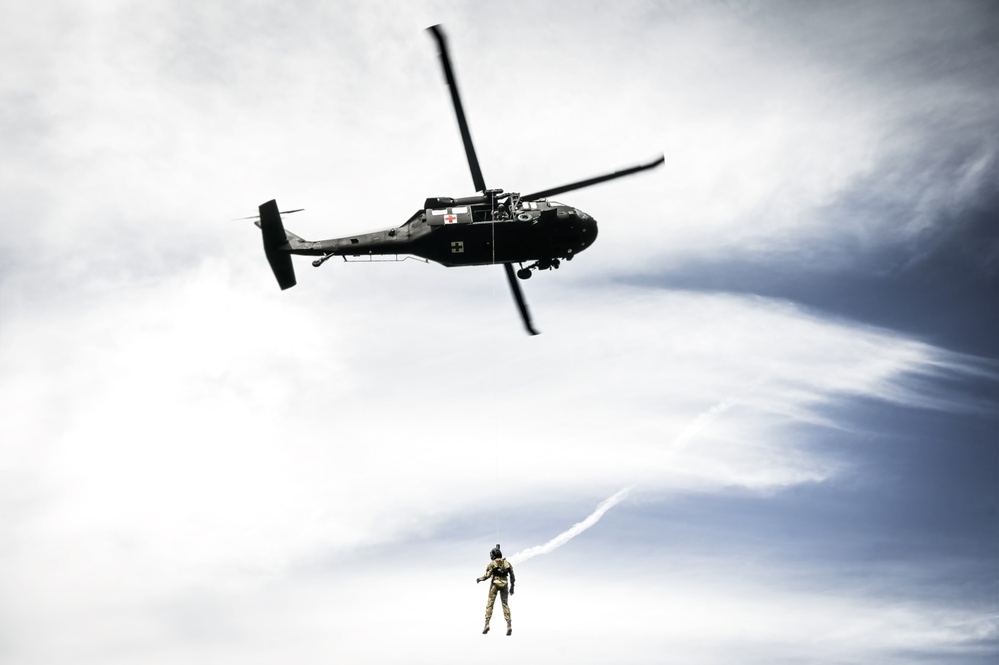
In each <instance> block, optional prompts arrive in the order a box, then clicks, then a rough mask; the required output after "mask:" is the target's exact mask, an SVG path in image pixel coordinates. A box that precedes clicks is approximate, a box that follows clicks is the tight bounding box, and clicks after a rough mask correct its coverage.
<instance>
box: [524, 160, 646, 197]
mask: <svg viewBox="0 0 999 665" xmlns="http://www.w3.org/2000/svg"><path fill="white" fill-rule="evenodd" d="M665 161H666V157H665V155H660V156H659V159H657V160H655V161H654V162H649V163H648V164H639V165H638V166H632V167H631V168H629V169H623V170H621V171H614V173H608V174H607V175H602V176H597V177H596V178H589V179H588V180H580V181H579V182H574V183H571V184H568V185H562V186H561V187H552V188H551V189H543V190H541V191H540V192H534V193H533V194H527V195H526V196H521V197H520V200H521V201H537V200H538V199H546V198H548V197H549V196H555V195H556V194H564V193H565V192H571V191H573V190H575V189H582V188H583V187H589V186H590V185H595V184H597V183H598V182H606V181H608V180H613V179H614V178H623V177H624V176H626V175H631V174H632V173H638V172H639V171H644V170H645V169H651V168H655V167H657V166H659V165H660V164H662V163H663V162H665Z"/></svg>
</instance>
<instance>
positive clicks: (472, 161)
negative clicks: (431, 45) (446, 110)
mask: <svg viewBox="0 0 999 665" xmlns="http://www.w3.org/2000/svg"><path fill="white" fill-rule="evenodd" d="M427 30H429V31H430V32H432V33H433V35H434V39H436V40H437V45H438V46H439V47H440V51H441V64H442V65H443V66H444V78H446V79H447V85H448V88H449V89H450V90H451V102H452V103H453V104H454V113H455V115H456V116H458V129H460V130H461V140H462V142H463V143H464V144H465V155H466V156H467V157H468V168H469V170H470V171H471V172H472V182H474V183H475V189H476V191H479V192H484V191H485V190H486V181H485V179H484V178H483V177H482V170H481V169H480V168H479V158H478V157H476V156H475V146H474V145H472V135H471V134H469V132H468V122H466V121H465V110H464V108H463V107H462V105H461V96H460V95H459V94H458V84H457V83H456V82H455V80H454V71H453V70H452V69H451V57H450V56H449V55H448V52H447V39H446V38H445V37H444V31H443V30H442V29H441V26H440V25H432V26H430V27H429V28H427Z"/></svg>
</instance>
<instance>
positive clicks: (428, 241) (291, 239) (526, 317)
mask: <svg viewBox="0 0 999 665" xmlns="http://www.w3.org/2000/svg"><path fill="white" fill-rule="evenodd" d="M427 30H428V31H429V32H430V33H431V34H432V35H433V38H434V39H435V40H436V42H437V45H438V47H439V50H440V60H441V65H442V67H443V69H444V78H445V80H446V81H447V85H448V88H449V89H450V92H451V102H452V104H453V105H454V111H455V115H456V116H457V119H458V129H459V131H460V132H461V140H462V142H463V143H464V146H465V156H466V157H467V158H468V167H469V171H470V172H471V175H472V182H473V184H474V185H475V190H476V192H478V194H476V195H474V196H466V197H460V198H452V197H444V196H438V197H432V198H428V199H426V201H425V202H424V204H423V207H421V208H420V209H419V210H417V211H416V212H415V213H413V215H412V216H411V217H410V218H409V219H407V220H406V221H405V222H403V223H402V224H400V225H399V226H396V227H393V228H389V229H384V230H382V231H375V232H373V233H364V234H360V235H354V236H347V237H343V238H331V239H328V240H319V241H315V242H312V241H308V240H303V239H302V238H300V237H298V236H297V235H295V234H294V233H291V232H290V231H287V230H285V228H284V222H283V221H282V218H281V215H282V212H281V211H280V210H279V209H278V205H277V202H276V201H275V200H270V201H267V202H266V203H263V204H261V205H260V206H259V207H258V211H259V215H256V216H254V217H252V218H247V219H257V220H258V221H257V222H256V225H257V226H258V227H259V228H260V231H261V235H262V237H263V244H264V253H265V254H266V256H267V261H268V263H270V266H271V270H272V271H273V273H274V277H275V278H277V282H278V285H279V286H280V287H281V289H282V290H284V289H289V288H291V287H293V286H295V284H296V278H295V268H294V266H293V265H292V261H291V255H292V254H300V255H309V256H318V257H319V258H318V259H316V260H314V261H313V262H312V265H313V266H315V267H317V268H318V267H319V266H321V265H322V264H323V263H325V262H326V261H328V260H329V259H331V258H333V257H334V256H340V257H342V258H343V259H344V261H350V260H363V259H361V257H366V258H367V259H368V260H372V257H375V256H394V257H396V258H395V260H403V259H400V258H399V257H400V256H401V257H410V256H413V257H418V258H420V259H423V260H425V261H434V262H436V263H440V264H442V265H444V266H447V267H454V266H480V265H495V264H502V266H503V268H504V269H505V270H506V276H507V280H508V281H509V283H510V289H511V291H512V293H513V297H514V300H515V302H516V304H517V308H518V310H519V311H520V316H521V319H522V320H523V322H524V326H525V328H526V329H527V332H528V333H529V334H531V335H537V334H538V332H537V331H536V330H535V329H534V325H533V323H532V321H531V315H530V312H529V311H528V308H527V302H526V301H525V299H524V294H523V292H522V291H521V288H520V284H519V283H518V279H520V280H525V279H528V278H530V277H531V275H532V271H540V270H553V269H557V268H558V267H559V266H560V265H561V262H562V261H571V260H572V259H573V257H575V256H576V255H577V254H579V253H580V252H582V251H583V250H585V249H587V248H588V247H590V245H592V244H593V242H594V241H595V240H596V238H597V222H596V220H595V219H593V218H592V217H591V216H590V215H588V214H586V213H585V212H583V211H582V210H579V209H577V208H574V207H572V206H568V205H563V204H561V203H557V202H555V201H552V200H550V199H549V197H551V196H556V195H558V194H563V193H565V192H571V191H574V190H577V189H582V188H583V187H589V186H590V185H595V184H597V183H601V182H606V181H608V180H613V179H615V178H622V177H624V176H627V175H631V174H633V173H637V172H639V171H644V170H646V169H651V168H654V167H656V166H659V165H660V164H662V163H663V162H664V161H665V157H664V156H663V155H660V156H659V158H658V159H656V160H654V161H651V162H648V163H646V164H639V165H638V166H633V167H630V168H626V169H622V170H619V171H614V172H613V173H608V174H605V175H601V176H596V177H594V178H587V179H586V180H580V181H577V182H573V183H569V184H567V185H561V186H559V187H552V188H549V189H543V190H540V191H537V192H532V193H530V194H520V193H517V192H505V191H503V190H502V189H490V188H488V187H486V182H485V179H484V178H483V176H482V170H481V168H480V167H479V160H478V157H477V156H476V154H475V146H474V145H473V144H472V137H471V134H470V133H469V130H468V122H467V120H466V119H465V111H464V108H463V107H462V103H461V96H460V94H459V93H458V84H457V82H456V81H455V77H454V70H453V69H452V67H451V58H450V55H449V53H448V47H447V38H446V37H445V35H444V31H443V29H442V28H441V26H440V25H434V26H431V27H429V28H427ZM289 212H299V210H291V211H285V212H284V214H288V213H289ZM348 257H351V258H348ZM383 260H393V259H383ZM514 264H516V265H517V266H518V269H517V270H516V272H515V271H514ZM524 264H527V265H526V266H525V265H524Z"/></svg>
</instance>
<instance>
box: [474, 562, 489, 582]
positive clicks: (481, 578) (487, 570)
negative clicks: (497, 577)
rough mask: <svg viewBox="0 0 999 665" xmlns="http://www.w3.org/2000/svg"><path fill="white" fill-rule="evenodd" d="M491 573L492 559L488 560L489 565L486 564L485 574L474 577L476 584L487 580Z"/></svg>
mask: <svg viewBox="0 0 999 665" xmlns="http://www.w3.org/2000/svg"><path fill="white" fill-rule="evenodd" d="M492 574H493V562H492V561H490V562H489V565H488V566H486V574H485V575H483V576H482V577H476V578H475V583H476V584H478V583H479V582H485V581H486V580H488V579H489V577H490V576H491V575H492Z"/></svg>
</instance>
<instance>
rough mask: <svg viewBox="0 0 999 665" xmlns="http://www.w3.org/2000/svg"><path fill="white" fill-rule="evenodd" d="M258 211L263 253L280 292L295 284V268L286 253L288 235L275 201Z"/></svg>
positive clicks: (262, 206) (269, 202) (264, 205)
mask: <svg viewBox="0 0 999 665" xmlns="http://www.w3.org/2000/svg"><path fill="white" fill-rule="evenodd" d="M259 210H260V222H259V226H260V232H261V234H262V235H263V237H264V252H265V253H266V254H267V262H268V263H270V264H271V270H272V271H273V272H274V277H276V278H277V281H278V285H279V286H280V287H281V290H282V291H283V290H284V289H290V288H291V287H293V286H295V284H296V283H297V281H296V280H295V266H293V265H292V264H291V254H289V253H288V252H287V251H286V250H288V249H289V245H288V234H287V232H286V231H285V230H284V224H283V223H282V222H281V213H280V212H278V205H277V201H274V200H273V199H272V200H270V201H268V202H267V203H264V204H263V205H261V206H259Z"/></svg>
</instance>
